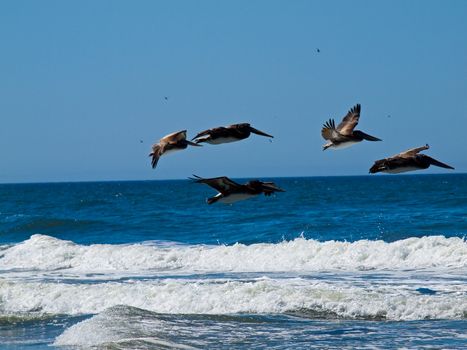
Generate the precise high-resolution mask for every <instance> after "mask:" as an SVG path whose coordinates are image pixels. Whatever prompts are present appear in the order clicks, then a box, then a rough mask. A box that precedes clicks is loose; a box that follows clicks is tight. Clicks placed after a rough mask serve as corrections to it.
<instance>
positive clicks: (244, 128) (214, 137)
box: [192, 123, 274, 145]
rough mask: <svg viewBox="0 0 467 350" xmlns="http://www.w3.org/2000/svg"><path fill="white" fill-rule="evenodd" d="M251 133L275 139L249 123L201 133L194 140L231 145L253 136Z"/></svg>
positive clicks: (221, 127)
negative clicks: (230, 143)
mask: <svg viewBox="0 0 467 350" xmlns="http://www.w3.org/2000/svg"><path fill="white" fill-rule="evenodd" d="M251 133H254V134H257V135H261V136H266V137H274V136H272V135H269V134H266V133H265V132H263V131H261V130H258V129H255V128H254V127H252V126H251V125H250V124H248V123H241V124H233V125H230V126H227V127H224V126H220V127H218V128H212V129H208V130H204V131H201V132H200V133H198V135H196V136H195V137H193V139H192V140H193V141H195V142H196V143H203V142H207V143H210V144H212V145H219V144H221V143H229V142H235V141H240V140H243V139H246V138H248V137H249V136H250V135H251Z"/></svg>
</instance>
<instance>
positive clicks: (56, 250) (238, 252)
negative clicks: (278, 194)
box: [0, 235, 467, 273]
mask: <svg viewBox="0 0 467 350" xmlns="http://www.w3.org/2000/svg"><path fill="white" fill-rule="evenodd" d="M465 267H467V242H466V241H465V240H464V239H461V238H446V237H442V236H430V237H422V238H408V239H404V240H400V241H396V242H392V243H386V242H384V241H369V240H360V241H356V242H340V241H326V242H319V241H316V240H311V239H310V240H307V239H304V238H297V239H295V240H293V241H284V242H280V243H276V244H267V243H261V244H252V245H243V244H235V245H232V246H223V245H219V246H205V245H198V246H158V245H146V244H132V245H109V244H104V245H103V244H93V245H89V246H85V245H78V244H75V243H73V242H70V241H64V240H60V239H56V238H53V237H49V236H45V235H33V236H31V238H30V239H28V240H26V241H24V242H22V243H19V244H16V245H14V246H11V247H9V248H7V249H3V250H0V270H10V269H26V270H36V271H37V270H46V271H51V270H52V271H53V270H66V271H70V272H74V273H99V272H101V273H106V272H136V273H137V272H142V271H157V272H164V271H168V272H170V271H172V272H173V271H180V272H283V271H286V272H306V271H323V270H344V271H356V270H371V269H376V270H378V269H389V270H391V269H396V270H400V269H423V268H435V269H437V268H465Z"/></svg>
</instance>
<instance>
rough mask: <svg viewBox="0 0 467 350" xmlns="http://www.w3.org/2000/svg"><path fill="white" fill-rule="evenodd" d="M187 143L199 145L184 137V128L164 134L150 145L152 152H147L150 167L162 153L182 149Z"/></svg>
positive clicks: (154, 166)
mask: <svg viewBox="0 0 467 350" xmlns="http://www.w3.org/2000/svg"><path fill="white" fill-rule="evenodd" d="M188 145H191V146H201V145H198V144H196V143H194V142H191V141H188V140H187V139H186V130H182V131H177V132H174V133H172V134H169V135H166V136H164V137H163V138H161V139H160V140H159V142H158V143H155V144H154V145H152V152H151V153H150V154H149V157H152V159H151V165H152V168H153V169H154V168H156V166H157V162H158V161H159V158H160V157H161V156H162V155H167V154H169V153H173V152H176V151H181V150H184V149H185V148H187V147H188Z"/></svg>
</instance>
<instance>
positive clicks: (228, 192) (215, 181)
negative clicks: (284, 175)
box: [189, 175, 285, 204]
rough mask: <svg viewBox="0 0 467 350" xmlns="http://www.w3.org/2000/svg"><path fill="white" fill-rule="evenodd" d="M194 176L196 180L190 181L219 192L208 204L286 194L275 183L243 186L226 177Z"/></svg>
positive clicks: (246, 184) (251, 183)
mask: <svg viewBox="0 0 467 350" xmlns="http://www.w3.org/2000/svg"><path fill="white" fill-rule="evenodd" d="M193 176H194V178H189V179H190V180H193V181H195V182H198V183H204V184H207V185H209V186H211V187H212V188H214V189H216V190H217V191H219V193H218V194H217V195H215V196H214V197H211V198H208V199H207V203H208V204H212V203H215V202H217V201H219V202H220V203H225V204H231V203H235V202H238V201H242V200H245V199H248V198H252V197H254V196H257V195H259V194H261V193H264V195H265V196H270V195H271V194H273V193H274V192H285V191H284V190H283V189H282V188H279V187H277V186H276V184H274V182H262V181H258V180H253V181H248V182H247V183H245V184H243V185H241V184H239V183H236V182H235V181H232V180H230V179H229V178H228V177H226V176H221V177H214V178H212V179H203V178H201V177H199V176H196V175H193Z"/></svg>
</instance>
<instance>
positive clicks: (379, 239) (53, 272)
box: [0, 174, 467, 349]
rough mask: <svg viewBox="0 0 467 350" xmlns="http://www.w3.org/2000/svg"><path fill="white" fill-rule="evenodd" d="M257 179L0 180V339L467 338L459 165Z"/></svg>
mask: <svg viewBox="0 0 467 350" xmlns="http://www.w3.org/2000/svg"><path fill="white" fill-rule="evenodd" d="M271 180H272V181H274V182H276V183H277V184H278V185H279V186H280V187H282V188H284V189H285V190H286V191H287V192H285V193H278V194H277V195H276V196H272V197H257V198H254V199H250V200H247V201H243V202H238V203H235V204H233V205H222V204H214V205H207V204H206V203H205V199H206V197H209V196H212V195H214V194H215V192H214V191H213V190H212V189H211V188H209V187H207V186H205V185H202V184H194V183H191V182H190V181H187V180H186V181H184V180H183V181H147V182H96V183H53V184H11V185H0V346H1V347H2V348H9V349H22V348H28V349H33V348H34V349H35V348H50V346H51V345H52V346H54V347H57V349H59V348H68V347H70V346H81V347H96V346H97V347H110V348H116V349H134V348H147V349H153V348H183V349H185V348H199V349H206V348H209V349H211V348H212V349H216V348H219V349H245V348H263V349H271V348H277V349H286V348H289V349H310V348H348V349H354V348H384V349H387V348H401V347H405V348H431V349H432V348H467V336H466V329H467V277H466V273H467V242H466V240H465V236H466V233H467V175H462V174H456V175H415V176H413V175H410V176H372V177H370V176H363V177H315V178H278V179H271ZM239 181H241V179H240V180H239Z"/></svg>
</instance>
